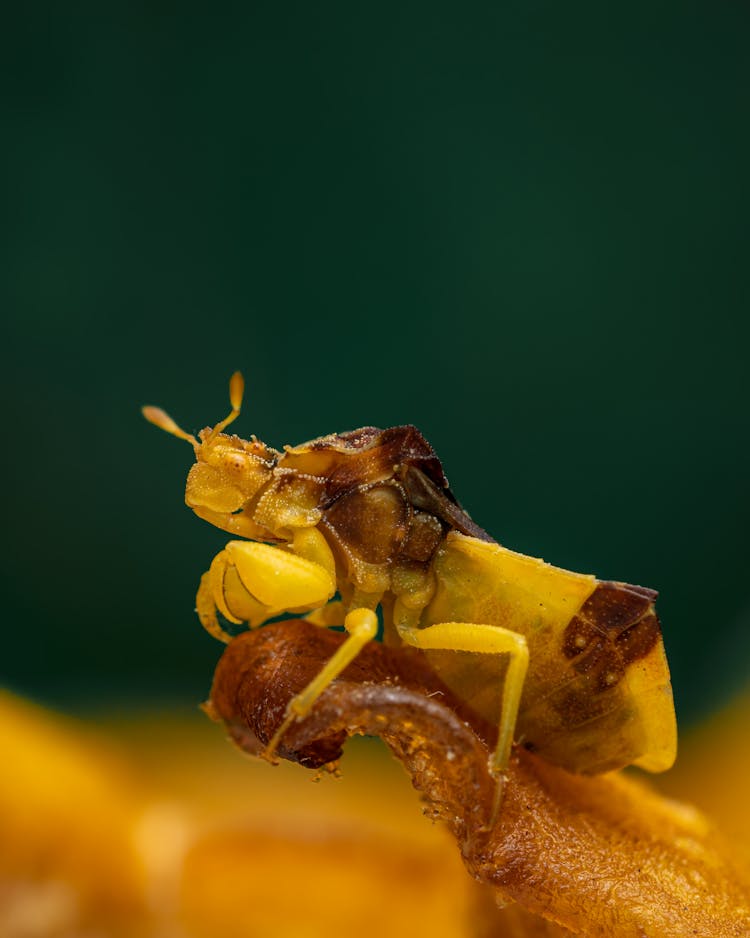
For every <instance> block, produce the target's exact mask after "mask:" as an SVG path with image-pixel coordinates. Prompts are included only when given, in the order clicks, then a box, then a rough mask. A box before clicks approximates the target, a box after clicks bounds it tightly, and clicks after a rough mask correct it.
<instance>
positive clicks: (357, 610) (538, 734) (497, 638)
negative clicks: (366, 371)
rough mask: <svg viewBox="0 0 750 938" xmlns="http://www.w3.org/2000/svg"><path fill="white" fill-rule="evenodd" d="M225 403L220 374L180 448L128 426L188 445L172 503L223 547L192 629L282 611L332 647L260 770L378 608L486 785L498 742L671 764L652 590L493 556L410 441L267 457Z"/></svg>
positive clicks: (427, 452)
mask: <svg viewBox="0 0 750 938" xmlns="http://www.w3.org/2000/svg"><path fill="white" fill-rule="evenodd" d="M243 392H244V381H243V379H242V376H241V375H240V373H239V372H236V373H235V374H234V375H232V378H231V380H230V384H229V396H230V400H231V404H232V410H231V412H230V413H229V415H228V416H227V417H226V418H225V419H224V420H222V421H220V422H219V423H217V424H216V426H214V427H213V428H211V427H209V428H206V429H205V430H202V431H201V432H200V433H199V434H198V438H197V439H196V438H195V437H194V436H192V435H191V434H189V433H186V432H185V431H184V430H182V429H180V427H179V426H178V425H177V424H176V423H175V422H174V421H173V420H172V418H171V417H169V416H168V415H167V414H166V413H164V411H162V410H160V409H159V408H156V407H145V408H144V409H143V413H144V415H145V417H146V418H147V419H148V420H149V421H151V423H154V424H155V425H156V426H157V427H160V428H161V429H162V430H166V431H167V432H168V433H171V434H173V435H174V436H177V437H180V438H181V439H184V440H187V441H188V442H189V443H190V444H191V445H192V446H193V449H194V451H195V457H196V462H195V464H194V465H193V466H192V468H191V469H190V472H189V474H188V479H187V488H186V493H185V500H186V502H187V504H188V506H189V507H190V508H192V509H193V511H194V512H195V513H196V514H197V515H198V517H200V518H203V519H204V520H206V521H209V522H210V523H211V524H214V525H216V526H217V527H219V528H221V529H222V530H224V531H227V532H228V533H229V534H231V535H233V540H230V541H229V542H228V543H227V545H226V547H225V548H224V550H222V551H221V552H220V553H219V554H218V555H217V556H216V557H215V558H214V560H213V562H212V564H211V566H210V569H209V570H208V571H207V572H206V573H205V574H204V575H203V577H202V579H201V582H200V587H199V589H198V595H197V612H198V616H199V617H200V621H201V622H202V624H203V625H204V627H205V628H206V629H207V630H208V631H209V632H210V633H211V634H212V635H214V636H216V637H217V638H219V639H221V640H222V641H229V640H230V638H231V636H230V635H229V634H228V633H227V632H226V631H225V630H224V629H223V628H222V626H221V624H220V622H219V617H218V613H221V615H222V616H223V617H224V618H225V619H226V620H228V621H229V622H231V623H234V624H237V625H239V624H241V623H246V624H247V625H248V627H249V628H257V627H258V626H260V625H262V624H263V623H265V622H267V621H268V620H270V619H273V618H275V617H277V616H279V615H281V614H283V613H289V612H292V613H301V614H307V618H308V619H310V620H311V621H313V622H314V623H315V624H317V625H320V626H334V625H342V624H343V625H344V627H345V629H346V632H347V633H348V634H347V638H346V640H345V641H344V643H343V644H342V645H341V646H340V647H339V649H338V650H337V652H336V653H335V654H334V655H333V657H332V658H331V659H330V660H329V661H328V662H327V664H326V665H325V667H323V668H322V670H321V671H320V673H319V674H318V675H317V676H316V678H315V679H314V680H313V681H312V682H311V683H310V684H309V686H308V687H307V688H305V689H304V690H303V691H302V692H301V693H300V694H298V695H297V696H296V697H294V698H293V699H292V700H291V701H290V703H289V706H288V708H287V713H286V718H285V719H284V721H283V722H282V724H281V726H280V727H279V729H278V731H277V732H276V734H275V736H274V738H273V739H272V740H271V742H270V743H269V746H268V749H267V752H266V754H267V756H268V757H269V758H270V757H272V756H273V753H274V752H275V750H276V748H277V746H278V745H279V742H280V740H281V739H282V738H283V735H284V733H285V732H286V730H287V729H288V728H289V726H290V725H291V723H292V722H293V721H294V720H296V719H300V718H302V717H304V716H305V715H306V714H307V713H308V712H309V711H310V709H311V708H312V707H313V705H314V703H315V701H316V699H317V698H318V697H319V696H320V694H321V693H322V692H323V691H324V690H325V688H326V687H327V686H328V685H329V684H330V683H331V681H333V680H334V679H335V678H336V677H337V675H338V674H340V673H341V671H342V670H343V669H344V668H345V667H346V666H347V664H348V663H349V662H351V661H352V660H353V659H354V658H355V657H356V655H357V654H358V653H359V651H360V650H361V649H362V648H363V647H364V646H365V645H366V644H367V643H368V642H370V641H372V640H373V639H374V638H375V636H376V633H377V631H378V616H377V610H378V608H380V609H381V612H382V617H383V623H384V639H385V641H387V642H392V643H396V644H399V643H400V644H405V645H412V646H416V647H417V648H421V649H424V650H425V653H426V654H427V656H428V659H429V661H430V664H431V666H432V667H433V668H434V669H435V670H436V671H437V673H438V674H439V676H440V678H441V679H442V681H443V682H444V683H445V684H446V685H447V686H448V687H449V688H450V689H451V690H452V691H453V692H454V693H455V694H457V695H458V696H459V698H460V699H461V700H462V701H464V702H465V703H466V704H467V705H468V706H470V707H471V708H473V709H474V711H475V712H476V713H478V714H479V715H480V716H481V717H483V718H484V719H486V720H492V721H493V722H494V721H497V725H498V737H497V745H496V747H495V749H494V752H493V753H492V756H491V759H490V768H491V770H492V771H493V773H495V774H496V775H497V776H501V775H502V773H503V770H504V769H505V767H506V766H507V764H508V760H509V758H510V751H511V745H512V743H513V740H514V739H516V740H517V741H518V742H519V743H520V744H521V745H524V746H526V747H527V748H529V749H531V750H533V751H535V752H538V753H539V754H540V755H541V756H543V757H544V758H546V759H547V760H549V761H551V762H554V763H556V764H558V765H561V766H563V767H564V768H567V769H568V770H570V771H573V772H581V773H599V772H605V771H608V770H611V769H617V768H620V767H622V766H625V765H629V764H635V765H639V766H641V767H643V768H645V769H648V770H649V771H652V772H659V771H663V770H665V769H668V768H669V767H670V766H671V765H672V763H673V762H674V759H675V755H676V745H677V731H676V723H675V714H674V705H673V702H672V688H671V684H670V679H669V669H668V666H667V660H666V656H665V653H664V645H663V642H662V637H661V629H660V625H659V620H658V619H657V616H656V613H655V611H654V600H655V598H656V593H655V592H654V591H653V590H649V589H645V588H643V587H640V586H629V585H627V584H625V583H616V582H609V581H600V580H597V579H596V578H595V577H593V576H590V575H585V574H580V573H571V572H569V571H567V570H561V569H559V568H557V567H553V566H550V565H549V564H547V563H545V562H544V561H542V560H538V559H535V558H533V557H527V556H525V555H523V554H518V553H514V552H513V551H511V550H508V549H507V548H505V547H502V546H501V545H500V544H498V543H496V542H495V541H494V540H493V538H492V537H490V535H489V534H487V533H486V532H485V531H483V530H482V529H481V528H480V527H478V526H477V525H476V524H475V523H474V522H473V521H472V520H471V518H470V517H469V516H468V515H467V514H466V512H465V511H463V509H462V508H461V507H460V505H459V504H458V502H457V501H456V499H455V497H454V496H453V494H452V492H451V490H450V488H449V487H448V482H447V480H446V478H445V476H444V474H443V470H442V467H441V465H440V461H439V460H438V458H437V456H436V455H435V453H434V451H433V449H432V448H431V446H430V445H429V444H428V443H427V441H426V440H425V439H424V437H423V436H422V434H421V433H420V432H419V431H418V430H417V429H416V428H415V427H412V426H404V427H393V428H391V429H388V430H380V429H377V428H375V427H363V428H361V429H359V430H354V431H351V432H348V433H340V434H338V433H335V434H330V435H328V436H324V437H320V438H319V439H316V440H312V441H310V442H309V443H303V444H302V445H301V446H293V447H289V446H286V447H284V450H283V452H279V451H277V450H274V449H272V448H270V447H268V446H266V445H265V444H264V443H261V442H260V441H259V440H257V439H256V438H255V437H253V438H252V439H251V440H249V441H247V440H243V439H240V437H238V436H230V435H228V434H226V433H224V432H223V431H224V430H225V429H226V427H227V426H228V425H229V424H230V423H231V422H232V421H233V420H234V419H235V418H236V417H237V416H238V414H239V412H240V406H241V403H242V397H243ZM336 593H338V594H339V596H340V597H341V599H340V600H336V601H334V596H335V594H336Z"/></svg>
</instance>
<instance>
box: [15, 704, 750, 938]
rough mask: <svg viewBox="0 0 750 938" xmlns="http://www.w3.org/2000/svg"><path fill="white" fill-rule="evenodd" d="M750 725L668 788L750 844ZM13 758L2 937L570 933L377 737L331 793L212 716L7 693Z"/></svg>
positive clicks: (360, 748) (459, 937) (697, 756)
mask: <svg viewBox="0 0 750 938" xmlns="http://www.w3.org/2000/svg"><path fill="white" fill-rule="evenodd" d="M748 713H750V704H749V703H748V702H747V701H743V702H741V703H740V704H738V705H737V706H736V707H735V708H734V709H733V710H732V711H730V712H729V713H727V714H725V715H723V716H722V718H721V719H716V720H715V721H713V723H712V724H709V725H707V726H706V727H704V728H702V729H701V731H700V732H699V733H697V734H695V735H694V737H693V738H692V739H689V740H687V741H686V743H685V744H684V745H683V752H682V754H681V756H680V759H679V760H678V764H677V768H676V769H675V770H673V772H671V773H669V774H668V775H667V776H666V777H665V778H663V779H660V780H659V785H660V788H661V789H662V791H664V792H665V793H666V794H669V795H675V796H676V797H679V798H681V799H685V800H688V801H692V802H693V803H695V804H697V805H698V807H700V808H702V809H703V810H705V811H706V812H707V813H708V814H709V815H710V816H712V817H713V819H714V820H715V821H716V822H717V823H718V825H719V826H720V827H723V828H724V830H725V831H727V832H729V833H730V834H731V835H732V838H733V840H734V841H735V843H737V842H738V841H740V842H741V841H744V842H745V843H746V844H750V811H749V810H748V808H747V799H746V793H747V791H749V790H750V751H748V747H747V746H746V744H745V738H746V731H747V722H748V720H747V717H748ZM0 751H2V753H3V768H2V771H0V843H1V844H2V847H1V848H0V935H2V936H3V938H110V936H112V938H119V936H143V938H235V936H236V938H240V936H242V938H248V936H252V938H255V936H258V938H265V936H269V938H270V936H273V938H285V936H287V935H288V936H295V938H297V936H306V938H317V936H320V938H323V936H326V938H328V936H331V935H342V936H349V935H352V936H357V938H367V936H370V935H373V936H374V935H378V936H382V935H384V934H385V935H387V936H388V938H400V936H410V938H412V936H415V935H429V936H431V938H442V936H445V938H464V936H465V938H469V936H485V938H489V936H491V935H497V936H500V935H506V934H507V935H517V936H524V935H536V936H553V935H554V936H558V935H562V934H563V932H562V931H560V930H558V929H555V928H554V927H553V926H547V925H545V924H544V923H542V922H541V921H539V920H534V921H533V922H532V921H530V920H528V921H527V920H526V918H525V917H524V913H522V912H521V911H520V910H515V909H509V910H508V911H507V912H505V913H503V914H502V915H500V916H498V914H497V913H496V911H495V908H494V900H493V898H492V895H491V894H490V893H489V892H488V891H485V890H484V889H482V888H480V887H479V886H478V885H476V884H475V883H474V882H473V880H471V879H470V878H469V876H468V874H467V873H466V872H465V870H464V868H463V866H462V863H461V860H460V858H459V855H458V850H457V848H456V845H455V843H454V841H453V840H452V838H451V837H450V835H449V834H448V833H447V832H446V831H445V830H443V828H442V827H440V826H437V825H433V824H431V823H430V822H429V821H427V820H426V819H425V818H423V817H422V815H421V811H420V805H419V798H418V795H417V794H416V793H415V792H414V791H413V790H412V789H411V787H410V784H409V781H408V779H407V778H406V776H405V774H404V772H403V770H402V769H401V766H400V765H398V764H397V763H396V762H395V761H393V760H391V759H390V757H389V756H388V755H387V753H386V752H385V751H384V750H383V748H382V747H381V746H379V745H378V744H376V743H373V742H372V741H358V740H353V741H350V742H349V744H348V745H347V750H346V752H345V755H344V759H343V763H342V767H343V778H342V779H333V778H331V777H329V776H325V777H323V778H322V779H321V780H320V782H319V783H318V784H314V783H313V779H314V775H313V773H311V772H308V771H306V770H304V769H301V768H299V767H297V766H293V765H289V764H282V765H279V766H277V767H271V766H269V765H267V764H265V763H260V762H255V761H252V760H250V759H247V758H245V757H243V756H242V755H241V754H240V753H239V752H238V751H237V750H236V749H234V748H233V747H232V746H230V745H229V744H228V743H227V742H226V741H225V739H224V738H223V735H222V732H221V730H220V728H219V727H217V726H216V725H213V724H211V723H209V721H208V720H206V719H205V718H204V717H203V716H202V715H201V714H200V713H198V712H197V711H196V714H195V716H194V717H193V716H190V717H186V718H184V719H177V718H169V717H159V718H157V717H153V718H151V719H148V720H145V719H144V720H137V721H133V722H114V721H112V722H109V723H107V724H99V725H97V726H96V727H95V728H93V729H92V728H91V727H89V726H87V725H84V724H80V723H76V722H74V721H72V720H69V719H66V718H63V717H60V716H56V715H54V714H51V713H49V712H47V711H44V710H42V709H40V708H37V707H35V706H33V705H31V704H29V703H27V702H24V701H22V700H19V699H18V698H16V697H13V696H11V695H9V694H2V693H0Z"/></svg>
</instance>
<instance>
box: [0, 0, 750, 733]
mask: <svg viewBox="0 0 750 938" xmlns="http://www.w3.org/2000/svg"><path fill="white" fill-rule="evenodd" d="M193 9H194V10H195V12H191V8H190V7H186V6H185V5H182V4H176V3H157V2H148V3H145V2H144V3H105V4H100V3H96V4H95V3H83V4H73V5H67V4H66V5H61V4H43V3H42V4H40V3H29V4H25V5H23V7H21V6H19V7H18V8H17V10H16V13H15V15H14V16H13V18H12V21H11V22H8V23H6V27H5V28H4V29H3V32H2V40H1V41H2V62H3V63H4V68H5V69H6V70H7V74H6V79H5V81H4V88H5V94H6V96H7V97H6V101H5V108H4V125H5V130H4V135H3V143H2V151H3V159H4V160H5V161H6V170H5V179H6V181H7V182H9V183H10V187H9V190H10V191H9V200H8V201H7V203H6V208H5V210H4V211H3V219H4V233H3V247H2V258H3V262H4V267H5V270H6V275H5V277H4V280H5V283H6V286H7V288H8V291H9V292H8V295H7V299H6V301H5V302H4V304H3V305H4V306H5V310H4V313H3V320H4V323H5V325H4V330H7V341H5V342H4V349H5V351H4V363H3V367H2V386H3V392H4V399H5V402H6V403H5V407H4V415H5V421H4V423H5V426H4V434H3V435H4V439H5V445H4V453H5V455H4V457H3V463H4V469H5V484H4V489H3V491H4V496H5V497H4V499H3V512H4V518H5V524H4V531H5V534H4V539H3V540H4V560H3V568H2V569H3V577H4V581H5V582H4V587H3V613H4V614H3V625H2V629H3V639H2V652H1V653H0V681H2V682H3V683H5V684H6V685H8V686H10V687H12V688H14V689H15V690H18V691H21V692H23V693H26V694H30V695H33V696H36V697H38V698H40V699H42V700H45V701H48V702H51V703H54V704H58V705H63V706H67V707H81V706H90V705H92V704H94V703H96V704H98V705H105V706H112V705H118V704H121V703H123V702H124V703H128V704H129V705H134V704H143V705H144V706H146V705H150V704H153V703H154V702H156V701H157V700H165V699H167V700H170V701H179V702H182V703H189V704H192V703H193V702H195V701H197V700H199V699H201V698H202V697H203V696H204V695H205V692H206V690H207V687H208V683H209V680H210V675H211V671H212V666H213V663H214V661H215V660H216V658H217V657H218V654H219V652H220V647H219V646H218V645H217V644H216V643H215V642H214V641H213V640H212V639H210V638H209V637H208V636H207V635H205V634H203V632H202V630H201V629H200V627H199V625H198V622H197V620H196V619H195V616H194V614H193V597H194V590H195V587H196V584H197V581H198V577H199V574H200V573H201V571H202V570H203V569H205V568H206V566H207V565H208V563H209V561H210V559H211V557H212V555H213V553H214V552H216V551H217V550H218V549H219V548H220V547H221V545H222V543H223V541H224V540H225V539H226V536H225V535H222V534H221V532H218V531H216V530H213V529H211V528H209V527H208V526H207V525H205V524H203V523H202V522H200V521H198V520H197V519H196V518H194V517H193V516H192V514H191V513H190V512H189V511H188V510H187V509H186V508H185V507H184V506H183V504H182V491H183V484H184V476H185V473H186V471H187V469H188V466H189V464H190V462H191V453H190V451H189V448H188V447H187V446H186V445H185V444H183V443H180V442H178V441H176V440H173V439H171V438H169V437H167V436H165V435H164V434H159V433H157V432H156V431H155V430H154V429H153V428H151V427H149V426H148V425H147V424H146V423H145V422H143V421H142V420H141V418H140V415H139V412H138V408H139V406H140V405H141V404H142V403H146V402H149V403H158V404H161V405H163V406H165V407H166V408H167V409H168V410H169V411H170V412H171V413H172V414H173V415H174V416H175V417H176V418H177V419H178V420H179V421H180V422H181V423H183V424H184V425H185V426H186V428H188V429H197V428H199V427H201V426H203V425H205V424H206V423H209V422H214V421H215V420H217V419H218V418H219V417H221V416H223V415H224V413H225V412H226V410H227V399H226V381H227V378H228V376H229V374H230V372H231V371H232V370H233V369H235V368H238V367H239V368H242V369H243V370H244V372H245V374H246V377H247V379H248V396H247V408H246V411H245V413H244V414H243V417H242V419H241V421H240V422H239V424H238V430H239V432H240V433H242V434H243V435H249V434H250V433H253V432H254V433H256V434H258V435H259V436H260V437H261V438H262V439H264V440H266V441H267V442H269V443H271V444H273V445H276V446H280V445H281V444H283V443H285V442H300V441H302V440H305V439H308V438H310V437H312V436H317V435H319V434H322V433H325V432H329V431H333V430H343V429H348V428H352V427H355V426H358V425H362V424H366V423H374V424H378V425H389V424H395V423H403V422H413V423H415V424H416V425H417V426H419V427H420V428H421V429H422V430H423V431H424V433H425V434H426V436H427V437H428V439H430V440H431V442H432V443H433V445H434V446H435V448H436V449H437V451H438V453H439V454H440V455H441V457H442V459H443V462H444V465H445V468H446V471H447V473H448V476H449V478H450V480H451V483H452V485H453V488H454V490H455V492H456V493H457V494H458V497H459V498H460V499H461V500H462V501H463V502H464V504H465V505H466V507H467V508H468V509H469V510H470V511H471V513H472V514H473V515H474V516H475V518H476V519H477V520H478V521H479V523H480V524H482V525H483V526H484V527H486V528H488V529H489V530H490V531H491V532H493V533H494V534H495V535H496V536H497V537H498V538H499V539H500V540H501V541H502V542H503V543H505V544H506V545H508V546H509V547H513V548H515V549H518V550H521V551H524V552H527V553H531V554H535V555H540V556H544V557H545V558H546V559H547V560H549V561H551V562H554V563H556V564H558V565H561V566H565V567H569V568H573V569H576V570H581V571H587V572H588V571H590V572H595V573H597V574H599V575H600V576H602V577H604V578H615V579H623V580H628V581H631V582H635V583H641V584H646V585H650V586H653V587H656V588H658V589H660V590H661V599H660V607H659V608H660V610H661V614H662V619H663V624H664V628H665V633H666V642H667V647H668V650H669V656H670V660H671V664H672V670H673V678H674V685H675V692H676V698H677V702H678V708H679V711H680V713H681V715H683V716H685V717H687V718H691V717H693V716H695V715H697V714H698V713H700V712H701V711H705V710H706V709H707V708H709V707H712V706H716V705H718V704H719V703H721V702H722V700H724V699H726V697H727V696H728V695H729V694H730V692H731V691H732V690H733V689H735V688H737V687H739V686H741V684H742V683H743V682H744V681H747V679H748V677H750V664H749V663H748V658H749V657H750V638H749V637H748V633H749V632H750V598H749V597H748V574H747V570H748V551H747V547H746V544H747V530H748V522H750V499H749V498H748V483H747V480H748V457H749V456H750V433H749V432H748V391H747V380H748V379H747V370H748V369H747V362H748V338H750V336H749V334H748V326H747V311H748V298H749V294H750V291H749V290H748V285H749V280H750V277H749V276H748V209H749V208H750V200H749V199H748V166H750V133H749V131H748V126H749V118H750V114H749V108H750V97H749V92H750V56H749V55H748V48H749V42H750V35H749V33H750V8H748V6H747V5H746V4H740V3H708V2H706V3H702V4H694V3H669V4H661V3H649V4H646V5H643V6H642V7H640V8H639V7H638V6H636V7H632V6H631V5H630V4H628V5H621V6H620V7H619V8H618V9H611V8H609V5H607V4H601V3H589V4H581V5H578V4H573V5H570V4H561V3H559V2H557V0H554V2H552V0H550V2H528V3H520V2H515V3H505V4H503V3H500V4H493V3H486V4H479V5H467V4H462V5H458V4H456V5H447V4H434V3H430V4H426V3H423V4H419V5H412V4H393V5H388V4H359V3H350V2H349V3H342V4H339V5H318V4H311V3H299V4H290V3H286V4H280V3H268V4H250V3H248V4H238V5H236V6H235V5H228V6H217V7H208V6H204V7H201V8H200V10H198V8H197V7H196V8H193ZM209 11H210V12H209Z"/></svg>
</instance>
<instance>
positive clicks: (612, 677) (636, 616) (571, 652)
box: [562, 581, 661, 692]
mask: <svg viewBox="0 0 750 938" xmlns="http://www.w3.org/2000/svg"><path fill="white" fill-rule="evenodd" d="M656 596H657V593H656V592H655V591H654V590H650V589H646V588H644V587H640V586H639V587H633V586H630V585H629V584H626V583H614V582H610V581H605V582H602V583H599V584H598V586H597V588H596V589H595V590H594V592H593V593H592V594H591V596H589V598H588V599H587V600H586V602H585V603H584V604H583V605H582V606H581V608H580V609H579V610H578V613H577V614H576V615H574V616H573V618H572V619H571V620H570V623H569V624H568V626H567V628H566V629H565V632H564V635H563V645H562V650H563V654H564V655H565V657H566V658H568V659H571V660H573V662H574V663H573V668H574V670H575V671H576V672H577V673H578V674H582V675H592V677H593V683H592V690H595V691H597V692H604V691H607V690H610V689H611V688H613V687H615V686H616V685H617V684H618V683H619V682H620V680H621V679H622V677H623V675H624V674H625V670H626V668H627V666H628V665H630V664H632V663H633V662H634V661H637V660H638V659H639V658H644V657H645V656H646V655H647V654H648V653H649V652H650V651H651V650H652V649H653V647H654V646H655V645H656V643H657V642H658V641H659V639H660V637H661V628H660V625H659V620H658V619H657V617H656V614H655V613H654V611H653V601H654V599H655V598H656Z"/></svg>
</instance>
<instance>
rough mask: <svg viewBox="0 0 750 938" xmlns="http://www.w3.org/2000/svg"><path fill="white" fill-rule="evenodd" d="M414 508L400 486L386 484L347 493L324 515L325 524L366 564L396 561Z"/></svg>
mask: <svg viewBox="0 0 750 938" xmlns="http://www.w3.org/2000/svg"><path fill="white" fill-rule="evenodd" d="M410 516H411V506H410V505H409V504H408V503H407V501H406V496H405V493H404V490H403V489H402V488H401V486H400V485H394V484H392V483H385V484H380V485H373V486H370V487H361V488H359V489H355V490H354V491H351V492H347V494H346V495H343V496H342V497H341V498H339V499H338V500H337V501H335V502H334V503H333V505H331V507H330V508H327V509H326V510H325V511H324V513H323V524H324V525H325V526H326V527H328V528H329V529H332V530H333V531H334V532H335V534H336V537H337V538H338V539H339V540H341V541H342V542H343V543H344V544H346V546H347V547H348V548H349V549H350V550H351V551H352V552H353V553H355V554H356V555H357V556H358V557H359V558H360V559H362V560H364V561H365V562H366V563H374V564H382V563H387V562H388V561H389V560H390V559H391V558H393V557H394V556H395V555H396V554H397V553H398V552H399V549H400V546H401V544H402V542H403V541H404V539H405V537H406V535H407V533H408V531H409V523H410Z"/></svg>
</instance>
